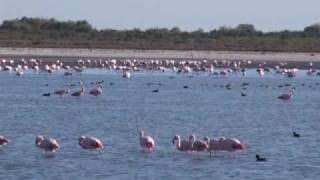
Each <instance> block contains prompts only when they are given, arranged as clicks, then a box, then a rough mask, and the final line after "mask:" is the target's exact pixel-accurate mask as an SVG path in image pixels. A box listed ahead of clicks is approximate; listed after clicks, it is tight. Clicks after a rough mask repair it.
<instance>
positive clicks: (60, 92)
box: [54, 87, 70, 96]
mask: <svg viewBox="0 0 320 180" xmlns="http://www.w3.org/2000/svg"><path fill="white" fill-rule="evenodd" d="M69 92H70V89H69V88H68V87H65V88H64V89H59V90H56V91H55V92H54V94H56V95H60V96H64V95H67V94H69Z"/></svg>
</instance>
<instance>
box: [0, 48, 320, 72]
mask: <svg viewBox="0 0 320 180" xmlns="http://www.w3.org/2000/svg"><path fill="white" fill-rule="evenodd" d="M0 58H11V59H14V60H19V59H21V58H27V59H28V58H35V59H42V60H43V62H48V63H50V62H54V61H56V60H57V59H59V60H61V61H62V62H65V63H68V64H69V63H71V64H72V63H74V62H76V61H77V60H78V59H83V60H85V59H110V58H114V59H131V60H132V59H140V60H155V59H158V60H163V59H173V60H208V61H213V60H217V61H221V60H229V61H241V60H250V61H252V63H253V64H252V66H257V65H258V64H261V63H267V64H269V65H274V64H279V63H281V62H283V63H284V62H286V63H287V64H288V66H289V67H299V68H304V67H307V66H308V64H309V62H313V63H314V65H315V66H316V67H317V66H318V67H319V66H320V53H288V52H283V53H281V52H242V51H239V52H237V51H191V50H127V49H123V50H118V49H65V48H64V49H59V48H0Z"/></svg>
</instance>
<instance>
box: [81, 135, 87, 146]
mask: <svg viewBox="0 0 320 180" xmlns="http://www.w3.org/2000/svg"><path fill="white" fill-rule="evenodd" d="M86 138H87V137H85V136H80V137H79V145H81V143H82V141H83V140H85V139H86Z"/></svg>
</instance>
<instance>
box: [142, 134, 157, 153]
mask: <svg viewBox="0 0 320 180" xmlns="http://www.w3.org/2000/svg"><path fill="white" fill-rule="evenodd" d="M140 146H141V147H142V148H143V149H147V150H148V151H149V152H151V151H152V150H155V148H156V144H155V142H154V140H153V138H152V137H150V136H144V132H143V131H142V130H141V131H140Z"/></svg>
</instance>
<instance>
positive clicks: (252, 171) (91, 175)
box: [0, 70, 320, 180]
mask: <svg viewBox="0 0 320 180" xmlns="http://www.w3.org/2000/svg"><path fill="white" fill-rule="evenodd" d="M170 76H173V77H174V78H169V77H170ZM79 80H84V81H85V82H86V88H87V90H90V89H91V88H93V86H92V85H90V82H93V81H98V80H104V81H105V82H104V93H103V95H102V96H100V97H92V96H89V95H88V94H86V95H85V96H83V97H80V98H76V97H70V96H66V97H59V96H51V97H43V96H41V94H42V93H47V92H52V91H53V90H55V89H60V88H62V87H63V86H64V85H65V84H66V83H77V82H78V81H79ZM110 82H113V83H114V85H110V84H109V83H110ZM230 82H231V83H233V87H232V89H231V90H227V89H226V88H220V85H226V84H228V83H230ZM243 82H249V83H250V85H249V86H248V89H247V90H242V89H241V87H240V85H241V84H242V83H243ZM317 82H320V79H319V78H317V77H306V76H304V73H303V72H302V73H301V74H300V75H299V76H298V77H297V78H294V79H287V78H284V77H281V76H276V75H271V74H270V75H266V76H265V77H264V78H259V77H257V76H256V75H255V73H254V71H252V72H250V73H249V75H248V76H247V77H241V76H240V75H232V76H230V77H214V76H212V75H208V74H193V75H192V76H190V74H189V75H175V74H173V73H159V72H139V73H135V74H133V76H132V78H131V79H123V78H121V75H120V74H118V73H114V72H106V71H100V70H89V71H87V72H85V73H83V74H81V75H75V76H71V77H64V76H63V75H62V74H46V73H40V74H38V75H37V74H34V73H27V74H25V75H24V76H23V77H16V76H15V75H14V73H11V74H10V73H3V72H2V73H0V92H1V93H0V114H1V118H0V127H1V132H0V134H2V135H6V136H8V137H9V138H10V139H11V143H10V144H8V146H6V147H1V148H0V179H117V180H118V179H237V180H239V179H318V178H320V159H319V153H320V150H319V148H318V147H319V145H320V138H319V137H320V136H319V135H320V132H319V127H320V122H319V109H320V101H319V100H320V93H319V91H320V86H318V85H317V84H316V83H317ZM46 83H48V84H49V86H48V87H46V86H45V85H44V84H46ZM146 83H153V84H152V85H146ZM159 83H161V84H160V85H159ZM284 83H291V84H293V85H294V86H295V88H296V91H295V97H294V98H293V99H291V100H290V101H287V102H283V101H280V100H278V99H277V96H279V95H280V94H282V93H285V92H287V90H286V87H283V88H279V87H278V85H279V84H284ZM302 83H305V86H302V85H301V84H302ZM185 85H188V86H189V88H187V89H185V88H183V86H185ZM265 85H268V86H269V87H268V88H266V87H265ZM310 85H312V87H310ZM262 86H263V87H262ZM77 89H79V87H74V88H73V89H72V90H77ZM155 89H159V92H158V93H154V92H152V90H155ZM241 92H244V93H246V94H247V96H246V97H242V96H241V95H240V93H241ZM140 129H143V130H144V131H145V133H146V134H148V135H151V136H153V137H154V138H155V140H156V144H157V147H156V151H155V152H153V153H144V152H142V151H141V149H140V147H139V143H138V140H139V139H138V135H139V132H138V131H139V130H140ZM293 131H297V132H299V133H300V134H301V136H302V137H301V138H294V137H292V132H293ZM193 133H194V134H196V135H197V136H198V137H199V138H201V139H202V138H203V137H204V136H211V137H220V136H226V137H236V138H238V139H240V140H241V141H242V142H243V143H244V144H245V145H246V147H247V149H246V150H245V151H242V152H236V153H219V154H218V155H217V156H215V157H213V158H209V155H208V153H200V155H199V156H198V155H197V154H196V153H182V152H178V151H177V150H176V149H175V147H174V146H173V145H172V144H171V139H172V137H173V136H174V135H175V134H180V135H182V136H183V138H186V137H187V136H189V135H190V134H193ZM38 134H42V135H45V136H50V137H54V138H57V139H58V141H59V142H60V145H61V149H60V150H59V151H58V152H57V153H56V154H55V156H54V157H50V158H48V157H45V156H44V153H43V152H42V151H40V150H39V149H37V148H36V147H35V146H34V140H35V136H36V135H38ZM80 135H91V136H96V137H99V138H100V139H101V140H102V142H103V143H104V144H105V150H104V151H103V152H102V153H99V152H87V151H84V150H82V149H80V148H79V147H78V144H77V143H78V142H77V141H78V137H79V136H80ZM255 154H260V155H262V156H263V157H265V158H267V159H268V161H267V162H256V161H255Z"/></svg>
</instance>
